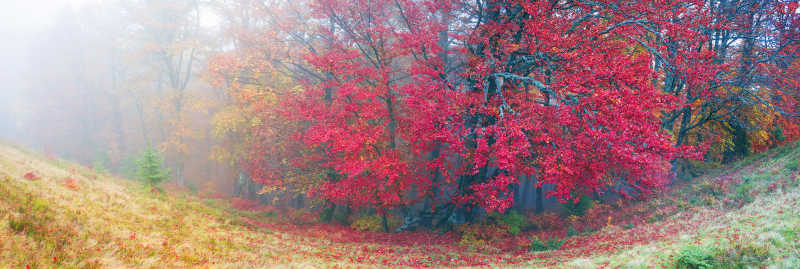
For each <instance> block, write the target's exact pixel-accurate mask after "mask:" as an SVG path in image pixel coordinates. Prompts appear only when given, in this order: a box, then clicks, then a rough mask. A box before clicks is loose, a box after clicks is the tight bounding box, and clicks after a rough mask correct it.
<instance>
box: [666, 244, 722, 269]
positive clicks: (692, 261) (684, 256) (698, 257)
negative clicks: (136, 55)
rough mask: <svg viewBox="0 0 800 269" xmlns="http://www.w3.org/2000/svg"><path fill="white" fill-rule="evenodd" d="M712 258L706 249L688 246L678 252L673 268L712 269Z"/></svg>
mask: <svg viewBox="0 0 800 269" xmlns="http://www.w3.org/2000/svg"><path fill="white" fill-rule="evenodd" d="M713 263H714V257H713V255H712V254H711V252H710V251H708V249H706V248H704V247H702V246H698V245H690V246H686V247H684V248H682V249H681V250H680V252H678V256H677V259H676V264H675V267H677V268H678V269H706V268H714V266H713Z"/></svg>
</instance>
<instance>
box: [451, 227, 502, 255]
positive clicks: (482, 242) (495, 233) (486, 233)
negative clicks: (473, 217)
mask: <svg viewBox="0 0 800 269" xmlns="http://www.w3.org/2000/svg"><path fill="white" fill-rule="evenodd" d="M454 230H455V232H456V234H458V235H459V236H460V238H461V239H460V240H459V242H458V245H460V246H462V247H469V248H475V249H481V248H484V247H486V246H487V245H488V243H490V242H494V241H497V240H499V239H502V238H505V237H508V235H509V233H508V228H507V227H504V226H501V225H497V224H487V223H468V224H463V225H458V226H456V227H455V229H454Z"/></svg>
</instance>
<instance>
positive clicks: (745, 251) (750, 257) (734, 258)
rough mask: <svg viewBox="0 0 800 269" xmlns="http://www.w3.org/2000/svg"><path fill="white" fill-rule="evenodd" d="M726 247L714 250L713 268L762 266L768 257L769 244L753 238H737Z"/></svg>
mask: <svg viewBox="0 0 800 269" xmlns="http://www.w3.org/2000/svg"><path fill="white" fill-rule="evenodd" d="M732 243H733V245H732V246H731V247H729V248H726V249H718V250H716V251H715V253H716V255H715V256H714V264H713V265H714V268H762V266H764V265H766V264H765V262H766V261H767V259H769V257H770V254H769V246H766V245H765V246H762V245H758V244H756V243H755V241H754V240H738V241H734V242H732Z"/></svg>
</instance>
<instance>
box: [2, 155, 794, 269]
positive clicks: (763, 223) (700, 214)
mask: <svg viewBox="0 0 800 269" xmlns="http://www.w3.org/2000/svg"><path fill="white" fill-rule="evenodd" d="M797 145H800V143H798V144H795V148H787V149H789V150H787V152H789V153H788V154H783V155H781V157H776V158H773V159H770V157H761V158H760V159H758V161H757V162H755V165H753V166H749V167H756V168H746V169H750V170H747V171H749V172H746V173H743V174H742V176H743V177H752V178H757V179H756V181H755V182H757V184H756V186H757V188H758V189H760V190H761V191H760V193H761V194H760V196H758V197H755V199H754V201H753V202H752V203H749V204H747V205H745V206H743V207H741V208H733V209H721V208H714V207H713V206H712V207H703V206H698V207H691V206H690V207H688V208H687V209H685V210H684V211H682V212H680V213H679V215H680V214H689V215H688V216H690V218H687V220H686V221H689V222H692V221H695V220H696V221H697V222H702V220H701V218H704V217H706V216H707V214H706V212H711V211H713V210H716V212H722V214H721V215H716V216H715V217H714V220H713V221H711V222H704V223H705V224H703V225H698V226H696V227H695V229H693V230H687V231H680V232H679V233H678V234H676V235H675V236H674V237H672V238H669V239H665V240H661V241H653V242H649V243H646V244H643V245H637V246H633V247H630V248H626V249H620V250H619V251H617V252H610V253H605V254H602V255H597V254H593V255H590V256H585V257H578V256H572V257H569V258H564V259H561V258H554V259H556V260H557V262H558V263H562V264H560V265H558V266H557V267H560V268H596V267H598V266H601V265H608V266H612V267H617V266H619V267H622V268H641V267H648V266H653V265H655V264H659V263H661V264H667V265H673V264H674V259H673V258H671V257H670V255H678V254H680V251H681V249H682V248H683V247H684V246H687V245H696V244H701V245H703V246H708V247H713V248H715V249H718V250H723V251H726V250H728V249H734V248H741V247H746V248H747V249H754V250H757V251H764V252H765V253H766V254H765V255H768V257H767V258H765V260H763V261H762V262H764V263H766V264H771V265H772V266H773V267H775V268H796V266H797V265H800V243H799V242H798V241H799V240H798V238H800V217H798V216H800V191H798V185H799V184H800V173H797V172H790V171H789V170H790V169H789V168H786V167H788V166H787V164H788V163H789V162H791V161H795V162H796V161H797V160H800V148H797ZM765 156H767V155H765ZM772 156H777V155H772ZM747 163H753V162H752V161H751V162H741V163H739V164H736V165H733V166H731V169H744V168H742V167H743V166H746V165H745V164H747ZM753 169H756V170H753ZM787 169H789V170H787ZM775 171H778V172H775ZM27 172H33V173H35V174H36V175H38V176H39V177H40V178H39V179H37V180H28V179H25V178H24V176H23V175H24V174H25V173H27ZM778 177H781V178H783V179H784V182H787V183H792V182H793V183H794V184H790V185H791V186H790V185H786V186H785V187H780V188H777V189H775V190H773V191H766V189H768V188H769V187H770V185H771V184H772V182H774V180H775V179H777V178H778ZM66 178H72V179H74V180H75V182H76V188H72V187H70V186H69V185H68V184H65V182H66ZM773 185H774V184H773ZM73 187H74V186H73ZM667 198H669V197H667ZM672 198H673V199H672V200H674V197H672ZM672 200H670V199H666V198H665V199H656V200H654V201H651V202H654V203H656V202H669V201H672ZM682 202H683V201H678V202H677V203H682ZM244 217H258V216H254V215H252V213H245V212H241V211H236V210H233V209H231V208H230V207H229V206H228V205H227V204H226V203H225V202H224V201H221V200H203V199H200V198H197V197H196V196H192V195H189V194H171V195H162V194H153V193H150V192H148V191H147V190H145V189H144V188H143V187H142V186H141V184H139V183H138V182H134V181H129V180H125V179H121V178H114V177H112V176H108V175H102V174H98V173H96V172H94V171H91V170H89V169H86V168H84V167H81V166H77V165H74V164H72V163H68V162H64V161H60V160H52V159H48V158H45V157H42V156H40V155H37V154H36V153H32V152H29V151H27V150H25V149H21V148H18V147H14V146H9V145H6V144H1V143H0V268H26V267H27V266H30V267H31V268H329V267H374V266H375V264H381V263H380V262H377V263H376V261H375V260H374V259H373V260H372V261H371V262H370V263H364V264H361V263H359V262H358V261H359V258H360V257H363V256H364V255H373V254H374V251H373V250H374V249H376V248H381V249H391V250H393V251H394V252H392V253H391V254H381V255H387V256H389V258H392V259H395V258H397V259H400V260H405V261H408V260H421V259H425V258H426V257H427V258H431V256H434V257H433V258H435V259H438V260H440V261H441V260H449V259H451V258H461V257H476V256H479V255H482V256H480V258H481V259H483V258H514V254H512V253H501V254H497V255H494V256H493V255H483V254H481V253H475V252H469V251H461V252H459V253H453V252H450V250H451V249H448V248H447V247H446V246H438V245H437V246H398V245H391V244H379V243H358V242H352V243H347V242H332V241H329V240H327V239H325V238H326V237H324V236H315V235H303V234H302V233H288V232H279V231H275V230H270V229H265V228H260V227H255V226H252V225H250V224H248V223H247V222H246V221H243V220H244ZM674 219H675V218H668V219H666V220H663V221H662V222H669V221H673V220H674ZM262 220H264V221H267V220H268V218H266V217H263V219H262ZM654 227H658V225H654ZM612 228H613V227H612ZM619 230H620V228H619V227H616V228H615V229H611V228H609V229H604V230H602V231H598V232H597V233H599V234H601V235H605V234H608V235H610V236H613V235H614V234H615V233H616V232H618V231H619ZM318 232H319V231H313V232H310V233H312V234H313V233H318ZM731 235H736V236H742V237H743V238H740V239H736V240H729V239H728V237H729V236H731ZM601 243H602V242H601ZM734 244H736V245H734ZM440 247H441V248H440ZM367 249H369V251H368V250H367ZM432 249H437V250H444V252H443V253H439V254H433V253H430V252H428V251H429V250H432ZM365 253H366V254H365ZM428 255H431V256H428ZM392 256H399V257H392ZM545 256H547V255H545ZM516 258H517V259H516V262H517V263H516V264H515V265H512V266H513V267H519V266H524V267H528V266H530V267H533V266H538V265H539V264H538V263H539V262H541V261H540V260H534V259H528V258H523V259H522V260H520V259H519V257H516ZM734 258H736V257H734ZM353 259H355V261H356V262H355V263H353V261H354V260H353ZM487 261H488V263H490V264H491V263H495V262H498V263H499V260H487ZM499 265H503V264H502V263H499ZM506 266H507V265H506Z"/></svg>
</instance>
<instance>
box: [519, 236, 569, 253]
mask: <svg viewBox="0 0 800 269" xmlns="http://www.w3.org/2000/svg"><path fill="white" fill-rule="evenodd" d="M563 244H564V240H558V239H556V238H550V240H547V241H541V240H539V238H538V237H536V236H531V245H530V246H529V247H528V249H529V250H530V251H531V252H536V251H546V250H557V249H558V248H560V247H561V245H563Z"/></svg>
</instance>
